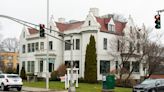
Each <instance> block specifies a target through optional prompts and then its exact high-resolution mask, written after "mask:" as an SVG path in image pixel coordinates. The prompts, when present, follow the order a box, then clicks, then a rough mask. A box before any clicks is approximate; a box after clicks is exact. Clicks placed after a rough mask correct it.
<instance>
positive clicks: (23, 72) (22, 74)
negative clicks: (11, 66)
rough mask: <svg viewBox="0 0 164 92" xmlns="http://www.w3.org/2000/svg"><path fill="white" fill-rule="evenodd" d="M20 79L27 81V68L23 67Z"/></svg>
mask: <svg viewBox="0 0 164 92" xmlns="http://www.w3.org/2000/svg"><path fill="white" fill-rule="evenodd" d="M20 77H21V78H22V79H24V80H26V79H27V75H26V71H25V68H24V67H22V69H21V72H20Z"/></svg>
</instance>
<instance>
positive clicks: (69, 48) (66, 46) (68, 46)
mask: <svg viewBox="0 0 164 92" xmlns="http://www.w3.org/2000/svg"><path fill="white" fill-rule="evenodd" d="M66 42H69V43H70V42H71V40H66ZM66 42H65V50H71V45H70V44H69V43H66Z"/></svg>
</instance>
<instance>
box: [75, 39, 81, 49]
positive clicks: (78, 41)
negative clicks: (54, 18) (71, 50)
mask: <svg viewBox="0 0 164 92" xmlns="http://www.w3.org/2000/svg"><path fill="white" fill-rule="evenodd" d="M79 49H80V39H76V50H79Z"/></svg>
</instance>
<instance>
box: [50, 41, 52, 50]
mask: <svg viewBox="0 0 164 92" xmlns="http://www.w3.org/2000/svg"><path fill="white" fill-rule="evenodd" d="M49 50H53V42H52V41H49Z"/></svg>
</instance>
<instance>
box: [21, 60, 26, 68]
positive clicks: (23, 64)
mask: <svg viewBox="0 0 164 92" xmlns="http://www.w3.org/2000/svg"><path fill="white" fill-rule="evenodd" d="M25 66H26V64H25V61H22V67H24V69H25Z"/></svg>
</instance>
